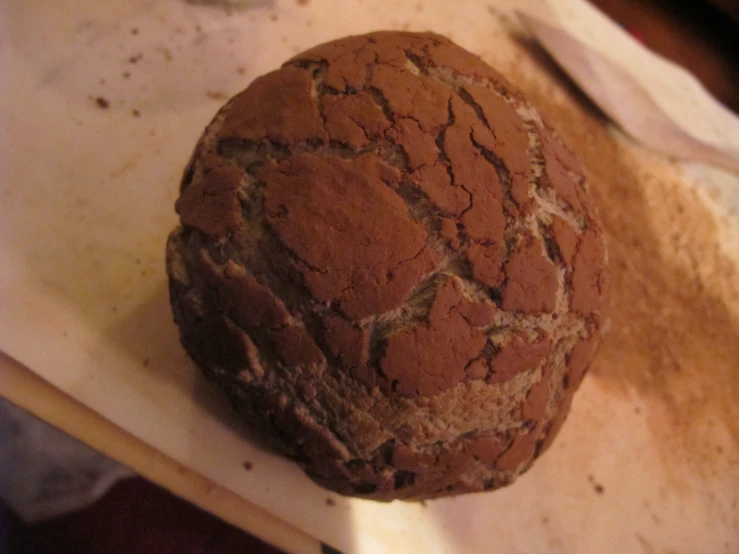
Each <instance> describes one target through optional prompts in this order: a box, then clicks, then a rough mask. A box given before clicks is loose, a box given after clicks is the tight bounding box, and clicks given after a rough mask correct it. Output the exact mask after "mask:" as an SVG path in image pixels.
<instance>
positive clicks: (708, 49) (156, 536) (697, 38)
mask: <svg viewBox="0 0 739 554" xmlns="http://www.w3.org/2000/svg"><path fill="white" fill-rule="evenodd" d="M593 3H594V4H596V5H598V6H599V7H601V9H603V10H604V11H605V12H606V13H607V14H609V15H610V16H611V17H613V18H614V19H615V20H617V21H618V22H619V23H620V24H621V25H622V26H623V27H624V28H626V29H627V30H628V31H629V32H631V33H632V34H633V35H634V36H636V37H637V38H638V39H639V40H641V41H642V42H643V43H644V44H645V45H647V46H648V47H650V48H652V49H653V50H655V51H657V52H659V53H661V54H663V55H664V56H666V57H668V58H671V59H673V60H675V61H677V62H678V63H680V64H682V65H683V66H685V67H686V68H687V69H689V70H690V71H692V72H693V73H694V74H695V75H696V76H697V77H698V78H699V79H700V80H701V82H703V84H704V85H705V86H706V88H707V89H709V90H710V91H711V92H712V93H713V94H714V96H716V98H718V99H719V100H720V101H721V102H723V103H724V104H725V105H726V106H728V107H729V108H731V109H732V110H734V111H739V66H737V64H736V63H735V60H736V54H737V51H738V50H737V44H736V41H735V39H733V38H732V33H733V32H734V31H733V29H734V27H733V24H732V23H731V22H730V20H729V19H728V18H726V17H724V16H721V15H720V14H719V12H717V11H716V10H715V9H713V8H710V7H708V6H707V5H704V4H702V3H701V2H698V1H684V2H679V3H674V2H669V1H667V0H593ZM4 543H5V546H7V548H6V549H5V550H4V551H7V552H11V553H12V552H19V553H20V552H34V553H42V554H47V553H49V554H51V553H56V552H77V553H79V554H86V553H90V554H92V553H95V554H105V553H114V552H116V553H117V552H126V553H128V554H138V553H144V552H147V553H148V552H160V553H167V552H179V553H181V554H189V553H198V552H210V553H218V552H224V553H225V552H254V553H265V554H268V553H269V554H271V553H273V552H277V550H275V549H274V548H273V547H271V546H269V545H267V544H265V543H263V542H261V541H259V540H258V539H256V538H254V537H252V536H250V535H248V534H246V533H244V532H242V531H240V530H238V529H236V528H234V527H232V526H230V525H228V524H226V523H224V522H222V521H220V520H218V519H217V518H215V517H214V516H212V515H210V514H208V513H206V512H204V511H202V510H200V509H198V508H195V507H193V506H191V505H190V504H188V503H187V502H185V501H183V500H180V499H178V498H176V497H174V496H172V495H171V494H169V493H168V492H166V491H165V490H163V489H161V488H159V487H157V486H155V485H153V484H151V483H149V482H147V481H145V480H144V479H141V478H137V479H131V480H128V481H125V482H122V483H119V484H118V485H116V486H115V487H114V488H113V489H112V490H111V491H110V492H109V493H108V494H107V495H106V496H105V497H104V498H103V499H102V500H101V501H99V502H98V503H97V504H95V505H94V506H92V507H90V508H87V509H85V510H82V511H80V512H78V513H75V514H70V515H67V516H64V517H61V518H58V519H55V520H51V521H48V522H44V523H41V524H37V525H33V526H25V525H23V524H22V523H21V522H20V521H19V520H17V518H15V517H14V516H13V515H12V514H11V513H10V512H9V510H7V508H6V507H4V506H2V505H1V504H0V547H2V546H3V544H4Z"/></svg>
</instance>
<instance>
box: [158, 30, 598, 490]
mask: <svg viewBox="0 0 739 554" xmlns="http://www.w3.org/2000/svg"><path fill="white" fill-rule="evenodd" d="M176 209H177V212H178V213H179V215H180V219H181V224H182V225H181V226H180V227H179V228H177V229H176V230H175V231H174V232H173V233H172V234H171V235H170V237H169V242H168V247H167V271H168V274H169V278H170V295H171V302H172V307H173V310H174V315H175V321H176V322H177V324H178V325H179V328H180V331H181V338H182V343H183V345H184V346H185V348H186V349H187V351H188V353H189V354H190V356H191V357H192V359H193V360H194V361H195V362H196V363H197V365H198V366H199V367H200V368H201V369H202V370H203V371H204V372H205V374H206V375H207V376H208V377H209V378H210V379H211V380H212V381H213V382H215V383H216V384H217V385H219V386H220V387H221V388H222V389H223V390H224V391H225V392H226V393H227V394H228V396H229V397H230V398H231V400H232V402H233V404H234V406H235V407H236V409H237V410H238V411H239V412H240V413H241V414H243V416H244V417H245V418H246V420H247V421H248V422H249V423H250V424H251V425H253V426H254V427H256V428H257V429H259V430H261V431H263V432H264V433H265V435H266V436H267V437H269V438H270V439H271V440H272V442H273V444H274V445H275V446H276V447H277V448H278V449H279V450H280V451H281V452H283V453H284V454H286V455H288V456H290V457H292V458H294V459H295V460H296V461H297V462H298V463H299V464H300V465H301V466H302V467H303V468H304V470H305V471H306V472H307V473H308V475H309V476H310V477H311V478H312V479H314V480H315V481H316V482H318V483H319V484H321V485H324V486H325V487H328V488H330V489H332V490H334V491H337V492H339V493H342V494H347V495H357V496H363V497H367V498H373V499H381V500H389V499H395V498H406V499H421V498H430V497H435V496H440V495H447V494H456V493H460V492H469V491H482V490H488V489H494V488H497V487H500V486H503V485H506V484H508V483H511V482H512V481H513V480H514V478H515V477H516V476H517V475H519V474H520V473H522V472H523V471H525V470H526V469H527V468H528V467H530V466H531V464H532V462H533V461H534V459H535V458H536V457H537V456H539V455H540V454H541V453H542V452H543V451H544V450H546V449H547V447H548V446H549V445H550V444H551V442H552V439H553V438H554V436H555V435H556V433H557V432H558V430H559V429H560V427H561V425H562V423H563V421H564V419H565V417H566V416H567V413H568V411H569V407H570V402H571V400H572V396H573V394H574V392H575V390H576V389H577V388H578V386H579V384H580V382H581V380H582V378H583V375H584V373H585V371H586V369H587V367H588V364H589V363H590V360H591V357H592V355H593V351H594V348H595V346H596V343H597V342H598V339H599V336H600V334H601V329H602V326H603V316H602V305H603V295H604V286H605V269H604V264H605V249H604V244H603V240H602V236H601V232H600V228H599V224H598V220H597V218H596V215H595V213H594V211H593V208H592V205H591V202H590V201H589V199H588V196H587V192H586V188H585V182H584V178H583V176H582V172H581V169H580V167H579V165H578V162H577V161H576V159H575V158H574V157H573V155H572V154H571V153H570V152H569V151H568V150H567V149H565V148H564V147H563V145H562V144H561V142H560V141H559V139H558V138H557V137H555V136H554V134H553V133H552V131H551V129H549V128H548V127H547V126H546V125H545V124H544V123H542V121H541V119H540V117H539V116H538V114H537V112H536V111H535V110H534V109H532V108H531V106H529V105H528V104H527V103H526V101H525V100H524V99H523V98H522V97H521V95H520V94H519V93H518V92H516V91H515V90H514V88H513V87H512V86H511V84H510V83H508V82H507V81H506V80H505V79H504V78H503V77H502V76H501V75H500V74H499V73H497V72H496V71H494V70H493V69H491V68H490V67H489V66H488V65H486V64H485V63H484V62H483V61H482V60H480V59H479V58H477V57H476V56H474V55H472V54H470V53H469V52H467V51H465V50H464V49H462V48H460V47H458V46H456V45H455V44H453V43H452V42H450V41H449V40H447V39H445V38H443V37H441V36H438V35H433V34H415V33H400V32H380V33H373V34H369V35H365V36H356V37H349V38H345V39H341V40H337V41H334V42H330V43H328V44H324V45H321V46H318V47H316V48H313V49H311V50H308V51H307V52H304V53H302V54H299V55H298V56H296V57H294V58H293V59H291V60H289V61H288V62H286V63H285V64H284V65H283V66H282V68H281V69H278V70H277V71H273V72H272V73H268V74H267V75H264V76H262V77H260V78H258V79H256V80H255V81H254V82H253V83H252V84H251V85H250V86H249V87H248V88H247V89H246V90H244V91H243V92H241V93H240V94H238V95H237V96H235V97H234V98H232V99H231V100H230V101H229V102H228V103H227V104H226V105H225V106H224V107H223V109H221V111H220V112H219V113H218V114H217V115H216V117H215V119H214V120H213V121H212V123H211V124H210V125H209V126H208V128H207V129H206V130H205V133H204V134H203V136H202V138H201V140H200V142H199V144H198V145H197V147H196V149H195V153H194V155H193V157H192V159H191V161H190V163H189V165H188V166H187V169H186V171H185V175H184V178H183V181H182V187H181V195H180V197H179V199H178V200H177V203H176Z"/></svg>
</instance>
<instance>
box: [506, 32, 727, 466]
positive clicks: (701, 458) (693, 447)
mask: <svg viewBox="0 0 739 554" xmlns="http://www.w3.org/2000/svg"><path fill="white" fill-rule="evenodd" d="M524 46H525V47H526V49H527V51H528V52H527V54H526V55H527V56H530V55H531V54H532V53H533V54H534V56H535V57H537V58H538V59H539V62H540V65H541V66H542V67H543V69H545V70H546V71H547V72H548V73H549V74H550V75H553V76H554V77H555V79H556V80H558V81H560V82H559V83H556V84H555V83H554V82H549V84H548V85H544V86H542V85H541V84H540V83H537V84H532V83H531V79H530V78H528V77H525V76H521V75H518V78H515V77H516V76H515V75H514V81H515V82H516V84H518V85H519V86H521V87H522V88H524V89H525V90H526V92H527V93H528V94H529V95H531V97H532V98H533V100H534V103H535V104H536V105H538V107H539V108H540V110H541V111H542V113H543V115H544V117H546V118H547V119H548V120H549V121H550V122H551V123H552V124H553V126H554V127H555V128H556V129H557V130H558V131H559V133H560V135H561V136H562V138H563V139H564V140H565V142H566V143H567V144H568V145H569V146H570V148H572V149H573V150H574V151H575V152H576V154H577V155H578V157H579V158H580V160H581V161H582V163H583V165H584V166H585V170H586V175H587V177H588V179H589V181H590V186H591V191H592V193H593V195H594V197H595V201H596V204H597V206H598V209H599V211H600V214H601V218H602V222H603V227H604V231H605V234H606V238H607V240H608V245H609V260H610V267H611V273H612V278H611V291H610V292H611V306H610V316H611V330H610V332H609V334H608V335H607V337H606V339H605V341H604V342H603V343H602V344H601V347H600V350H599V354H598V356H597V359H596V361H595V362H594V364H593V367H592V370H591V377H590V378H591V379H595V380H597V382H598V384H599V385H601V386H603V387H606V388H607V389H608V390H610V391H611V392H614V393H616V394H621V395H623V396H624V397H632V395H633V393H634V392H636V393H637V395H638V396H640V397H641V400H642V401H643V402H644V403H645V405H646V406H647V410H646V414H645V415H646V417H647V418H648V422H649V425H650V428H651V429H652V432H653V434H654V437H655V438H656V439H657V440H658V441H660V442H661V443H662V445H663V448H662V452H664V456H665V459H667V458H671V459H674V458H675V457H681V456H684V457H685V460H683V461H684V462H686V463H688V464H689V465H690V466H691V467H692V468H693V469H694V470H695V471H696V472H697V473H698V474H700V475H702V476H704V477H707V476H709V475H715V474H716V473H717V472H720V471H721V468H725V467H728V465H727V464H731V463H732V459H733V460H734V462H736V459H737V457H739V277H738V276H737V269H736V266H735V265H734V264H733V263H732V262H731V261H730V260H729V259H728V258H727V257H726V256H725V255H724V254H723V253H722V251H721V246H720V243H719V234H718V231H719V229H718V224H717V223H716V219H715V217H714V216H713V215H712V213H711V212H710V209H709V208H708V207H707V205H706V204H705V203H704V202H703V201H702V200H701V198H699V194H698V193H697V192H696V190H695V189H694V188H692V187H691V185H690V184H689V183H688V182H687V180H686V179H684V178H683V177H681V175H680V173H679V170H678V169H677V168H676V167H674V166H673V165H672V164H670V163H669V162H668V161H667V160H665V159H664V158H661V157H659V156H656V155H653V154H650V153H648V152H646V151H645V150H643V149H642V148H640V147H638V146H634V145H633V143H630V141H628V140H626V139H623V138H622V137H621V138H617V137H616V136H615V135H616V133H614V132H613V131H612V130H611V129H609V127H608V126H607V125H606V123H605V120H604V118H603V116H602V115H601V114H600V113H599V112H598V110H597V108H595V107H594V106H593V105H592V104H591V103H590V102H589V101H588V100H587V99H586V98H584V97H583V96H582V95H581V94H580V93H579V92H577V91H576V90H574V88H573V87H572V86H571V85H568V83H567V82H566V77H564V76H563V75H562V73H561V72H560V71H559V70H557V69H556V68H554V67H553V66H552V65H551V63H550V62H548V60H546V58H545V57H544V55H543V54H542V53H541V51H537V49H536V48H534V47H532V46H531V45H524ZM527 83H529V84H528V86H527ZM563 85H564V86H563ZM562 90H565V94H564V95H563V94H562V92H561V91H562ZM627 143H630V144H627ZM717 424H718V425H717ZM718 427H723V428H725V429H728V433H723V435H722V434H721V433H718V432H714V431H715V430H716V429H717V428H718ZM721 441H723V442H724V444H721ZM676 446H679V448H675V447H676Z"/></svg>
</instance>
